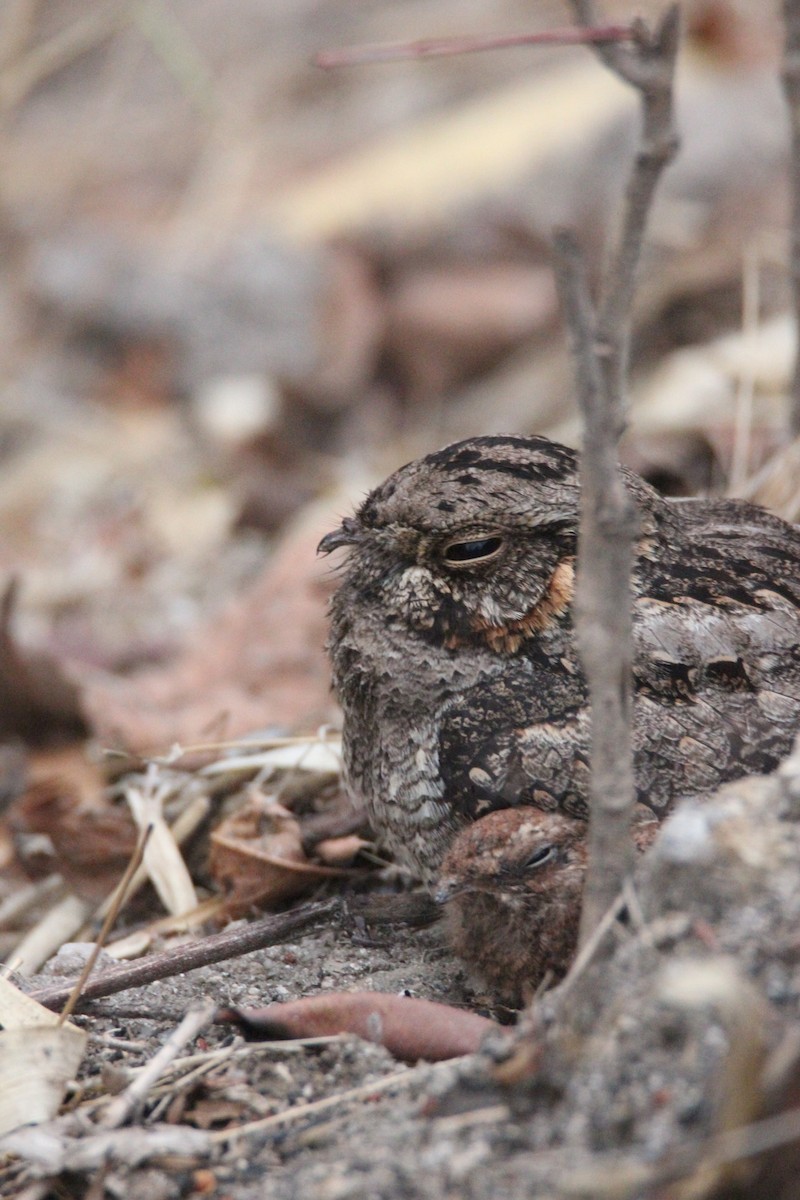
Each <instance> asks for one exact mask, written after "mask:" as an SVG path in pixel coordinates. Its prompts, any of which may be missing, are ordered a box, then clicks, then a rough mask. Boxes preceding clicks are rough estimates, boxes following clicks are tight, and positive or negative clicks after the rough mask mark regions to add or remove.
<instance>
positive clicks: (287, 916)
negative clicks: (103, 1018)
mask: <svg viewBox="0 0 800 1200" xmlns="http://www.w3.org/2000/svg"><path fill="white" fill-rule="evenodd" d="M340 909H341V903H340V901H339V900H338V899H333V900H321V901H318V902H317V903H313V904H304V905H302V906H301V907H300V908H294V909H291V910H290V911H289V912H285V913H278V914H276V915H274V916H269V917H263V918H262V919H261V920H260V921H254V922H253V923H252V924H250V925H246V926H244V927H243V928H242V927H241V926H237V927H236V928H234V929H225V930H223V931H222V933H214V934H211V936H210V937H206V938H201V939H199V940H198V941H196V942H190V943H189V944H188V945H184V946H176V947H175V948H174V949H172V950H165V951H164V952H163V953H162V954H151V955H149V956H148V957H147V958H143V959H140V960H139V961H138V962H133V963H124V964H120V966H118V967H109V969H108V970H107V971H103V972H101V973H100V974H99V975H96V976H95V977H94V979H90V980H88V982H87V983H86V986H85V987H84V989H83V991H82V992H81V999H80V1004H83V1003H84V1002H85V1001H87V1000H97V999H99V998H100V997H101V996H112V995H114V994H115V993H117V992H124V991H125V990H126V989H127V988H134V987H144V986H145V985H146V984H148V983H154V982H155V981H156V980H157V979H167V978H169V977H170V976H172V975H180V974H181V973H182V972H184V971H193V970H194V969H195V968H196V967H205V966H208V965H210V964H211V963H216V962H221V961H222V960H223V959H226V958H236V957H237V956H238V955H240V954H249V953H250V951H251V950H262V949H263V948H264V947H265V946H274V945H276V944H277V943H279V942H283V941H286V939H287V938H289V937H292V936H293V935H294V934H297V933H300V931H301V930H303V929H307V928H308V927H309V926H310V925H314V924H316V923H317V922H318V921H323V920H326V919H327V918H330V917H331V916H333V914H334V913H336V912H338V911H340ZM71 992H72V985H71V984H67V986H66V987H45V988H39V989H38V990H37V991H35V992H33V993H32V995H33V997H34V999H35V1000H38V1001H39V1003H40V1004H43V1005H44V1006H45V1008H60V1006H61V1005H62V1004H63V1003H64V1002H65V1000H66V999H67V998H68V997H69V995H70V993H71ZM80 1004H79V1005H78V1007H79V1008H80Z"/></svg>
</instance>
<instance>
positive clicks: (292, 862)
mask: <svg viewBox="0 0 800 1200" xmlns="http://www.w3.org/2000/svg"><path fill="white" fill-rule="evenodd" d="M209 868H210V871H211V874H212V876H213V877H214V880H215V882H216V884H217V886H218V887H219V889H220V890H221V891H222V892H223V893H224V894H225V895H226V902H225V916H227V917H230V918H232V919H235V918H237V917H243V916H246V915H247V914H248V913H251V912H252V911H253V909H255V908H272V907H274V906H275V905H276V904H280V903H281V902H282V901H284V900H290V899H292V897H294V896H300V895H302V894H303V893H304V892H308V891H310V890H311V889H312V888H313V887H315V886H316V885H317V884H319V882H320V880H321V879H325V878H329V877H331V876H341V875H344V874H346V872H343V871H340V870H336V869H335V868H333V867H325V866H317V865H315V864H314V863H312V862H309V860H308V858H307V857H306V854H305V851H304V850H303V840H302V834H301V831H300V823H299V821H298V820H297V818H296V817H294V816H293V815H292V814H291V813H290V812H289V810H288V809H286V808H284V807H283V806H282V805H280V804H276V803H275V802H274V801H270V800H268V799H267V798H266V797H264V796H262V795H261V794H260V793H259V792H256V791H253V792H251V795H250V798H249V800H248V803H247V804H246V805H245V807H244V808H241V809H239V810H238V811H237V812H236V813H234V814H233V815H232V816H231V817H228V818H227V820H225V821H223V822H222V824H221V825H219V826H218V828H217V829H216V830H215V831H214V833H212V834H211V856H210V859H209Z"/></svg>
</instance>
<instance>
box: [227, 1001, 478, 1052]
mask: <svg viewBox="0 0 800 1200" xmlns="http://www.w3.org/2000/svg"><path fill="white" fill-rule="evenodd" d="M216 1019H217V1021H221V1022H230V1023H231V1024H234V1025H238V1026H239V1028H240V1029H241V1030H242V1032H243V1033H244V1034H245V1036H246V1037H250V1038H251V1039H254V1040H267V1039H270V1038H275V1039H277V1038H300V1037H325V1036H330V1035H333V1034H337V1033H351V1034H355V1036H356V1037H361V1038H364V1039H365V1041H368V1042H374V1043H375V1044H376V1045H379V1046H385V1048H386V1049H387V1050H388V1051H389V1053H390V1054H393V1055H394V1057H395V1058H399V1059H402V1060H403V1061H404V1062H416V1061H417V1059H420V1058H424V1059H427V1060H428V1061H429V1062H439V1061H441V1060H442V1059H446V1058H457V1057H458V1056H459V1055H461V1054H474V1053H475V1052H476V1051H477V1050H478V1049H479V1048H480V1045H481V1043H482V1042H483V1039H484V1038H485V1037H486V1035H487V1034H489V1033H497V1032H499V1031H500V1029H501V1026H499V1025H497V1024H496V1023H495V1022H494V1021H490V1020H489V1018H488V1017H481V1016H478V1014H477V1013H472V1012H467V1011H465V1010H464V1009H461V1008H453V1007H452V1005H449V1004H437V1003H436V1002H435V1001H433V1000H420V999H417V998H416V997H413V996H396V995H393V994H391V993H387V992H333V993H332V994H330V995H323V996H306V997H304V998H303V999H301V1000H291V1001H289V1002H288V1003H286V1004H268V1005H267V1006H266V1007H265V1008H245V1009H241V1008H221V1009H219V1010H218V1011H217V1015H216Z"/></svg>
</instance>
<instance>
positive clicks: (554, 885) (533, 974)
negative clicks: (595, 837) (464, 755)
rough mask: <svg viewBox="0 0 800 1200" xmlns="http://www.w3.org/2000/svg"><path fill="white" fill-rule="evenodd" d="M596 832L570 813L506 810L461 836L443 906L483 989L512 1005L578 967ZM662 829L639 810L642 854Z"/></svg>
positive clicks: (451, 856)
mask: <svg viewBox="0 0 800 1200" xmlns="http://www.w3.org/2000/svg"><path fill="white" fill-rule="evenodd" d="M588 828H589V827H588V825H587V823H586V822H585V821H581V820H578V819H577V818H576V817H568V816H566V814H564V813H562V812H543V811H542V809H540V808H531V807H529V806H527V805H524V806H522V807H520V808H507V809H502V810H500V811H499V812H491V813H488V814H487V815H486V816H485V817H481V819H480V820H479V821H474V822H473V823H472V824H471V825H469V826H468V827H467V828H466V829H463V830H462V831H461V833H460V834H458V836H457V837H456V838H455V841H454V842H453V844H452V845H451V847H450V849H449V850H448V852H447V854H446V855H445V858H444V861H443V863H442V868H441V875H440V877H439V881H438V884H437V889H436V894H435V899H436V900H437V901H438V903H439V904H443V905H445V906H446V909H445V912H446V920H447V931H448V935H449V939H450V943H451V945H452V947H453V949H454V950H455V952H456V954H458V956H459V957H460V958H462V959H463V960H464V961H465V962H466V963H467V965H468V966H469V968H470V970H471V972H472V974H473V976H474V977H475V980H476V981H477V983H478V984H479V985H482V986H484V987H487V988H488V989H489V991H490V992H491V993H492V996H493V997H494V998H495V999H497V1000H499V1001H500V1002H501V1003H503V1004H507V1005H509V1006H510V1007H511V1008H520V1007H521V1006H522V1005H523V1004H527V1003H528V1001H529V1000H530V999H531V997H532V995H533V993H534V992H535V991H536V989H537V987H538V986H539V985H540V984H541V983H542V982H543V980H544V979H545V977H546V976H547V975H548V973H549V974H550V975H551V976H552V977H553V978H554V979H556V980H558V979H560V978H561V977H562V976H563V975H565V974H566V972H567V970H568V968H569V966H570V963H571V962H572V959H573V957H574V954H575V951H576V949H577V946H578V930H579V926H580V917H581V903H582V898H583V882H584V878H585V875H586V863H587V858H588V852H587V833H588ZM659 828H660V825H659V823H658V821H657V820H656V818H655V817H654V815H653V813H652V812H651V811H650V809H649V808H645V807H644V806H643V805H641V804H640V805H637V806H636V810H635V812H634V817H633V838H634V843H635V845H636V849H637V850H639V851H643V850H646V849H647V847H648V846H650V845H651V843H652V841H653V839H654V838H655V835H656V833H657V832H658V830H659Z"/></svg>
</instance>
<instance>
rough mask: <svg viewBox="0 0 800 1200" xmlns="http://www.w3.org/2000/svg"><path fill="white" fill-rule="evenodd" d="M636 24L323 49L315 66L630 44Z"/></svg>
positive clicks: (328, 67) (317, 55)
mask: <svg viewBox="0 0 800 1200" xmlns="http://www.w3.org/2000/svg"><path fill="white" fill-rule="evenodd" d="M637 28H638V26H636V25H593V26H592V27H591V28H590V27H588V26H583V27H579V26H575V25H568V26H566V27H565V28H564V29H546V30H544V31H542V32H541V33H504V34H497V35H496V36H491V35H481V36H476V37H443V38H421V39H419V40H417V41H414V42H377V43H374V44H372V45H367V46H342V47H340V48H336V49H331V50H320V51H319V52H318V53H317V54H315V55H314V57H313V58H312V60H311V61H312V63H313V64H314V66H315V67H322V69H323V70H325V71H329V70H332V69H333V68H335V67H356V66H363V65H364V64H366V63H385V62H403V61H406V60H408V59H421V58H447V57H449V56H451V55H454V54H478V53H481V52H483V51H485V50H509V49H511V48H513V47H515V46H585V45H589V44H593V45H597V44H599V45H604V44H608V43H609V42H628V41H631V40H632V39H633V38H634V37H635V36H636V30H637Z"/></svg>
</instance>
